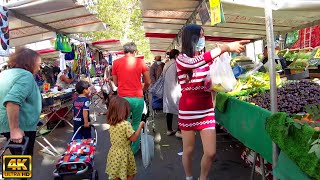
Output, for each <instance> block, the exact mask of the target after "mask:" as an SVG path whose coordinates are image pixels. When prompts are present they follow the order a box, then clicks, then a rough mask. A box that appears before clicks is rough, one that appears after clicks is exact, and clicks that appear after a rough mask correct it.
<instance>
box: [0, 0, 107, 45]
mask: <svg viewBox="0 0 320 180" xmlns="http://www.w3.org/2000/svg"><path fill="white" fill-rule="evenodd" d="M4 6H6V7H7V8H8V9H9V10H12V12H11V13H10V14H9V29H10V46H11V47H14V46H21V45H25V44H29V43H33V42H38V41H43V40H47V39H53V38H55V37H56V33H55V32H53V31H50V30H48V29H45V28H42V27H41V26H40V25H38V24H37V25H35V24H31V23H28V22H26V19H27V20H30V18H31V20H35V21H38V22H39V24H44V25H47V26H50V27H52V28H54V29H57V30H59V31H63V32H65V33H68V34H76V33H86V32H92V31H103V30H106V28H105V25H104V24H103V23H102V22H101V21H100V20H98V19H97V18H96V16H95V15H94V14H92V13H91V12H89V11H88V10H87V9H86V7H85V6H83V5H81V4H80V3H75V2H74V1H73V0H22V1H18V2H13V3H10V1H9V3H7V4H4Z"/></svg>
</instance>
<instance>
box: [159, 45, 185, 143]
mask: <svg viewBox="0 0 320 180" xmlns="http://www.w3.org/2000/svg"><path fill="white" fill-rule="evenodd" d="M179 53H180V52H179V50H177V49H172V50H171V51H170V53H169V59H170V61H168V62H167V63H166V64H165V66H164V68H163V74H164V87H163V88H164V91H163V112H164V113H166V118H167V135H168V136H171V135H173V134H175V135H176V137H179V138H181V137H182V136H181V131H180V129H179V128H178V130H177V131H174V130H173V129H172V121H173V116H174V115H178V112H179V110H178V106H179V100H180V97H181V87H180V84H179V83H178V77H177V66H176V58H177V57H178V55H179Z"/></svg>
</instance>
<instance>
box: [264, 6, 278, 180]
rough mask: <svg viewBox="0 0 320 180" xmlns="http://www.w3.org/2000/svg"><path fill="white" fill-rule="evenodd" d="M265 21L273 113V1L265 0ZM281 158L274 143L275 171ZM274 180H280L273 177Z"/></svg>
mask: <svg viewBox="0 0 320 180" xmlns="http://www.w3.org/2000/svg"><path fill="white" fill-rule="evenodd" d="M264 12H265V20H266V34H267V45H268V61H269V65H270V67H269V75H270V99H271V112H272V113H275V112H277V111H278V107H277V86H276V67H275V60H274V54H275V44H274V35H273V17H272V0H265V8H264ZM278 156H279V147H278V146H277V145H276V144H275V143H274V142H273V143H272V168H273V169H275V167H276V165H277V161H278ZM273 179H274V180H278V178H277V177H275V176H273Z"/></svg>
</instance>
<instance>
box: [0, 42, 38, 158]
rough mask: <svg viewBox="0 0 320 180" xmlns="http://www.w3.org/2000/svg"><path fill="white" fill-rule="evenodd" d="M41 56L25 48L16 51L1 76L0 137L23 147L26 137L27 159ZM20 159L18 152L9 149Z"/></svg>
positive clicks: (32, 136)
mask: <svg viewBox="0 0 320 180" xmlns="http://www.w3.org/2000/svg"><path fill="white" fill-rule="evenodd" d="M40 64H41V58H40V55H39V54H38V53H37V52H35V51H33V50H31V49H27V48H21V49H16V52H15V53H13V54H12V55H11V56H10V57H9V61H8V67H9V69H8V70H5V71H3V72H1V73H0V87H1V88H0V102H1V104H0V133H1V134H3V135H4V136H5V137H6V138H7V140H8V139H9V138H10V139H11V141H12V142H14V143H17V144H22V143H23V137H24V136H27V137H29V144H28V146H27V149H26V151H25V154H26V155H33V147H34V142H35V138H36V128H37V124H38V122H39V117H40V113H41V108H42V103H41V94H40V91H39V87H38V85H37V83H36V81H35V80H34V75H36V74H37V73H38V72H39V70H40ZM10 151H11V154H13V155H20V154H21V150H20V149H10Z"/></svg>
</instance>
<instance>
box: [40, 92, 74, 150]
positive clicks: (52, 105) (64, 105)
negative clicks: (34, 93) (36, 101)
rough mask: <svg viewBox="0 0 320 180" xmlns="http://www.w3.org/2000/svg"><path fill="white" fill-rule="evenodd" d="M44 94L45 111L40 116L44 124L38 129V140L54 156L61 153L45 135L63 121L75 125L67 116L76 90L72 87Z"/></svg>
mask: <svg viewBox="0 0 320 180" xmlns="http://www.w3.org/2000/svg"><path fill="white" fill-rule="evenodd" d="M42 96H43V111H42V114H41V116H40V119H41V120H42V121H43V125H42V126H41V127H39V128H38V130H37V140H36V142H37V143H38V144H39V145H40V146H41V147H42V148H43V149H44V150H45V151H46V152H48V153H49V154H51V155H53V156H56V155H59V152H58V151H57V150H56V148H55V147H54V146H53V145H52V144H51V143H50V142H49V141H48V140H47V139H46V138H45V137H44V135H48V134H50V133H51V132H53V131H54V130H55V129H56V128H57V127H58V126H59V125H60V124H61V123H62V122H65V123H67V124H68V125H69V126H70V127H72V128H73V125H72V124H71V123H70V122H69V120H68V119H67V116H68V114H69V113H70V112H71V110H72V99H73V98H74V90H72V89H70V90H65V91H63V92H58V93H45V94H43V95H42ZM52 124H53V126H52ZM45 127H46V128H45ZM38 139H42V140H43V141H44V142H45V143H46V144H47V145H49V146H50V148H51V150H50V149H49V148H47V147H46V146H44V145H43V144H42V143H41V142H40V141H39V140H38ZM52 150H53V151H54V152H53V151H52ZM54 153H56V154H54Z"/></svg>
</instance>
